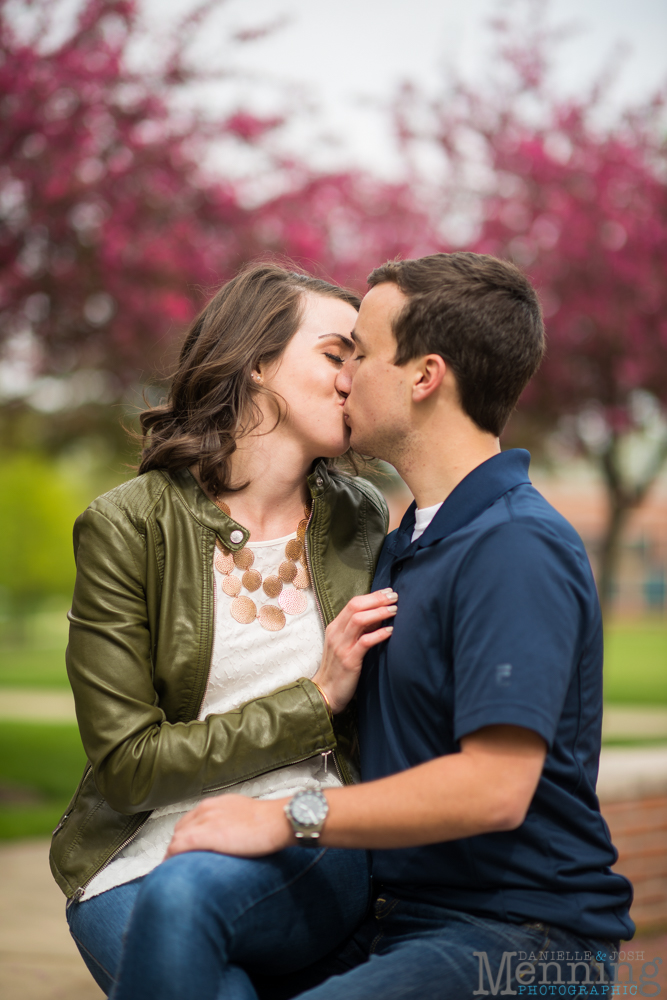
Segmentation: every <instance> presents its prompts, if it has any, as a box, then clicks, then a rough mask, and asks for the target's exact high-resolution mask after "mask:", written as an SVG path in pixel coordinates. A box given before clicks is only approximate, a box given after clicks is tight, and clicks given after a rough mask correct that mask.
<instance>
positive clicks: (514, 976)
mask: <svg viewBox="0 0 667 1000" xmlns="http://www.w3.org/2000/svg"><path fill="white" fill-rule="evenodd" d="M617 949H618V942H615V943H612V942H601V941H597V942H596V941H590V940H584V939H582V938H579V937H577V936H576V935H574V934H570V933H568V932H567V931H564V930H561V929H560V928H556V927H547V926H545V925H543V924H540V923H533V924H511V923H507V922H504V921H499V920H490V919H487V918H484V917H476V916H473V915H471V914H469V913H462V912H459V911H456V910H448V909H446V908H444V907H440V906H433V905H431V904H427V903H420V902H414V901H409V900H405V899H397V898H392V897H390V896H389V895H388V894H386V893H384V894H382V895H381V896H380V897H379V898H378V899H377V901H376V902H375V905H374V912H372V913H370V914H369V915H368V916H367V917H366V919H365V920H364V922H363V923H362V925H361V926H360V927H359V929H358V930H357V932H356V933H355V934H354V935H352V937H351V938H350V939H349V940H348V941H347V942H345V944H344V945H343V946H342V947H341V948H339V949H337V950H335V951H334V952H333V953H332V954H331V955H329V956H327V958H325V959H324V960H323V961H321V962H319V963H317V964H316V965H314V966H313V967H311V968H310V969H307V970H305V971H303V972H301V973H299V974H297V975H292V976H285V977H281V978H279V979H275V980H273V981H272V982H269V981H267V983H266V992H261V996H262V997H263V998H265V1000H269V998H270V1000H287V998H289V997H294V996H298V997H299V1000H371V998H373V1000H375V998H381V1000H473V998H474V997H475V995H478V996H485V995H488V996H496V995H502V994H503V993H504V994H505V995H508V994H509V995H516V996H517V998H520V997H522V996H525V997H529V996H533V995H537V996H540V995H546V996H554V997H558V996H566V997H567V996H575V995H576V996H582V995H593V996H596V997H601V996H611V989H610V987H609V985H608V984H609V982H613V981H614V974H613V972H614V970H613V967H612V964H611V958H612V957H613V954H614V952H615V951H617ZM508 966H509V968H508ZM601 977H602V981H603V985H600V979H601ZM317 984H319V985H317ZM593 987H595V988H594V989H593Z"/></svg>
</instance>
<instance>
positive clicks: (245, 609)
mask: <svg viewBox="0 0 667 1000" xmlns="http://www.w3.org/2000/svg"><path fill="white" fill-rule="evenodd" d="M229 610H230V612H231V615H232V618H234V619H236V621H237V622H239V623H240V624H241V625H249V624H250V622H253V621H254V620H255V618H257V605H256V604H255V602H254V601H252V600H251V599H250V598H249V597H235V598H234V600H233V601H232V603H231V605H230V609H229Z"/></svg>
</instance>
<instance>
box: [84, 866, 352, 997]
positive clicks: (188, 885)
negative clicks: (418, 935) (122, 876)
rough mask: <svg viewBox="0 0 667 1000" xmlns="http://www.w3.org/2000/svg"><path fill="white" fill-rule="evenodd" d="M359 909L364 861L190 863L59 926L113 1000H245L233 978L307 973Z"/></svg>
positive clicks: (117, 892) (122, 889)
mask: <svg viewBox="0 0 667 1000" xmlns="http://www.w3.org/2000/svg"><path fill="white" fill-rule="evenodd" d="M369 899H370V877H369V868H368V856H367V854H366V852H365V851H344V850H332V849H326V848H321V849H309V848H302V847H290V848H288V849H287V850H284V851H280V852H278V853H277V854H273V855H269V856H268V857H265V858H252V859H246V858H233V857H229V856H227V855H224V854H215V853H212V852H206V851H196V852H191V853H187V854H180V855H178V856H176V857H174V858H170V859H169V860H168V861H165V862H163V863H162V864H161V865H159V866H158V867H157V868H156V869H155V870H154V871H152V872H151V873H150V874H149V875H147V876H146V877H145V878H144V879H137V880H136V881H135V882H131V883H128V884H126V885H123V886H118V887H117V888H116V889H110V890H109V891H108V892H105V893H102V894H101V895H100V896H94V897H93V898H92V899H90V900H87V901H85V900H84V902H82V903H74V904H73V905H72V906H70V907H69V909H68V911H67V916H68V921H69V925H70V930H71V933H72V936H73V937H74V940H75V941H76V943H77V945H78V946H79V950H80V951H81V954H82V956H83V958H84V961H86V964H87V965H88V968H89V969H90V971H91V972H92V974H93V976H94V978H95V979H96V981H97V982H98V984H99V985H100V986H101V987H102V989H103V990H104V991H105V992H108V991H109V989H110V987H111V986H112V984H113V982H114V980H116V986H115V987H114V989H113V990H112V991H111V995H112V996H113V997H114V1000H131V998H141V1000H145V998H146V997H151V998H153V1000H171V998H173V1000H187V998H189V997H192V998H193V1000H194V998H196V1000H208V998H210V1000H218V998H222V997H224V998H225V1000H255V998H256V997H257V993H256V991H255V989H254V988H253V986H252V984H251V981H250V979H249V977H248V975H247V974H246V973H245V972H243V971H242V969H241V968H240V967H241V966H246V967H248V968H252V970H253V971H256V972H257V973H261V974H265V975H270V976H273V975H284V974H286V973H291V972H293V971H294V970H297V969H300V968H303V967H304V966H307V965H309V964H310V963H312V962H315V961H317V960H318V959H320V958H321V957H322V956H324V955H326V954H327V953H328V952H329V951H331V949H332V948H334V947H336V946H337V945H338V944H339V943H340V942H342V941H343V940H344V939H345V938H346V937H347V936H348V935H349V934H350V933H351V932H352V931H353V930H354V929H355V927H357V926H358V924H359V923H360V921H361V920H362V918H363V916H364V914H365V912H366V910H367V908H368V903H369ZM124 932H125V947H124V949H123V935H124ZM121 951H122V957H121Z"/></svg>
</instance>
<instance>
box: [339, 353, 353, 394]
mask: <svg viewBox="0 0 667 1000" xmlns="http://www.w3.org/2000/svg"><path fill="white" fill-rule="evenodd" d="M353 375H354V365H353V362H352V359H350V360H349V361H346V362H345V364H344V365H343V366H342V368H341V369H340V371H339V372H338V374H337V375H336V382H335V386H336V392H337V393H338V395H339V396H343V397H344V398H345V399H347V397H348V396H349V395H350V389H351V388H352V376H353Z"/></svg>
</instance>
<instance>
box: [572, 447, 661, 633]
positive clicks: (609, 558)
mask: <svg viewBox="0 0 667 1000" xmlns="http://www.w3.org/2000/svg"><path fill="white" fill-rule="evenodd" d="M619 448H620V438H619V436H618V435H617V434H612V435H611V437H610V439H609V443H608V445H607V447H606V448H605V450H604V451H603V452H602V453H601V454H598V455H597V456H595V458H596V460H597V464H598V465H599V466H600V471H601V472H602V477H603V479H604V483H605V486H606V488H607V499H608V502H609V517H608V519H607V526H606V529H605V532H604V535H603V538H602V546H601V549H600V561H599V564H598V572H597V583H598V593H599V595H600V605H601V606H602V614H603V615H607V614H608V613H609V611H610V610H611V599H612V596H613V589H614V581H615V579H616V577H617V574H618V567H619V562H620V555H621V541H622V538H623V532H624V530H625V526H626V523H627V520H628V517H629V515H630V514H631V512H632V511H633V510H635V509H636V508H637V507H640V506H641V504H642V503H643V502H644V500H645V499H646V494H647V493H648V491H649V490H650V488H651V486H652V485H653V483H654V482H655V480H656V479H657V477H658V476H659V474H660V472H661V471H662V468H663V467H664V464H665V461H667V437H665V438H663V440H662V441H661V442H660V443H659V445H658V447H657V448H656V450H655V453H654V455H653V459H652V461H651V462H650V463H649V465H648V467H647V469H646V470H645V472H644V475H643V477H641V479H639V480H638V481H635V482H631V481H629V478H628V477H627V476H626V475H624V473H623V472H622V469H621V461H620V455H619ZM588 457H589V458H593V455H592V454H591V453H590V451H589V452H588Z"/></svg>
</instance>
